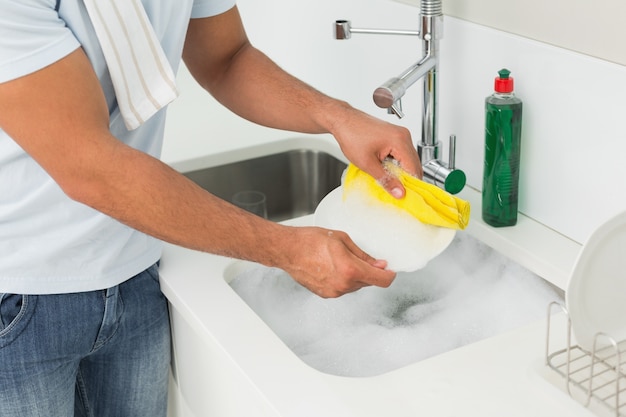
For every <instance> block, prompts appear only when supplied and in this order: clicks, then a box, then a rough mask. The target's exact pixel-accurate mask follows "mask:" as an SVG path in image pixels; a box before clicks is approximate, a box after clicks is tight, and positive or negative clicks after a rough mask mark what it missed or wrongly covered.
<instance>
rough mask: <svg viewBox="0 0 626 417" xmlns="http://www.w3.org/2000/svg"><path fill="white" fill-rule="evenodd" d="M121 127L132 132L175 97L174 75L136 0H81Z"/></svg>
mask: <svg viewBox="0 0 626 417" xmlns="http://www.w3.org/2000/svg"><path fill="white" fill-rule="evenodd" d="M84 2H85V6H86V8H87V12H88V13H89V17H90V19H91V22H92V24H93V26H94V28H95V30H96V35H97V37H98V41H99V42H100V46H101V47H102V51H103V53H104V58H105V60H106V63H107V66H108V68H109V73H110V74H111V79H112V81H113V87H114V89H115V94H116V97H117V102H118V105H119V108H120V112H121V114H122V117H123V118H124V123H125V124H126V127H127V128H128V129H129V130H132V129H136V128H137V127H139V126H141V125H142V124H143V123H144V122H145V121H146V120H148V119H149V118H150V117H151V116H152V115H154V114H155V113H156V112H157V111H159V110H160V109H161V108H163V107H165V106H166V105H167V104H168V103H170V102H171V101H172V100H174V99H175V98H176V97H177V96H178V90H177V89H176V77H175V75H174V71H173V70H172V67H171V66H170V64H169V62H168V60H167V57H166V56H165V52H163V48H161V45H160V43H159V41H158V39H157V36H156V34H155V33H154V29H153V28H152V25H151V24H150V21H149V20H148V16H147V14H146V11H145V9H144V8H143V5H142V4H141V1H140V0H84Z"/></svg>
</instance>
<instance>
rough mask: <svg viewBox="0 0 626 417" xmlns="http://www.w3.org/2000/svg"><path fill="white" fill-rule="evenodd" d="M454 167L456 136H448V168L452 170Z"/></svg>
mask: <svg viewBox="0 0 626 417" xmlns="http://www.w3.org/2000/svg"><path fill="white" fill-rule="evenodd" d="M455 165H456V135H450V143H449V146H448V168H450V169H454V166H455Z"/></svg>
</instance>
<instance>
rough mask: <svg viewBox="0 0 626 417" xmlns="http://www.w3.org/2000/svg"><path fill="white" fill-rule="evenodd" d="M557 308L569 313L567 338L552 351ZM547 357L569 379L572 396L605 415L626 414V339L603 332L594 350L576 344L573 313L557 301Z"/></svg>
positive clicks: (617, 416) (551, 307) (619, 416)
mask: <svg viewBox="0 0 626 417" xmlns="http://www.w3.org/2000/svg"><path fill="white" fill-rule="evenodd" d="M555 308H559V309H561V311H562V312H563V313H564V314H565V315H566V317H567V340H566V345H565V348H563V349H560V350H556V351H554V352H551V350H550V338H551V323H550V319H551V316H552V313H553V311H554V309H555ZM545 360H546V365H547V366H549V367H550V368H551V369H552V370H554V371H555V372H556V373H557V374H559V375H560V376H561V377H562V378H564V379H565V387H566V390H567V393H568V394H569V395H570V396H571V397H572V398H574V399H577V401H579V402H581V403H582V404H583V405H584V406H585V407H589V408H590V409H591V408H593V409H594V410H595V409H598V411H599V412H600V413H602V415H607V416H609V415H612V416H615V417H626V392H625V391H626V373H625V372H626V368H625V366H626V364H625V363H624V361H625V360H626V340H619V341H618V340H615V339H614V338H613V337H611V336H610V335H607V334H605V333H601V332H599V333H596V335H595V338H594V344H593V349H592V351H591V352H589V351H587V350H585V349H583V348H581V347H580V346H578V345H573V343H572V322H571V319H570V316H569V313H568V311H567V309H566V308H565V307H564V306H563V305H562V304H561V303H559V302H556V301H555V302H552V303H550V305H549V306H548V326H547V335H546V351H545ZM575 391H577V392H575ZM596 404H597V405H600V406H599V407H596ZM590 406H593V407H590Z"/></svg>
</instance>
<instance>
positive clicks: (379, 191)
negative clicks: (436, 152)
mask: <svg viewBox="0 0 626 417" xmlns="http://www.w3.org/2000/svg"><path fill="white" fill-rule="evenodd" d="M383 165H384V167H385V169H386V170H387V171H388V172H389V173H390V174H391V175H393V176H395V177H397V178H399V179H400V181H401V182H402V185H404V188H405V189H406V194H405V196H404V198H401V199H397V198H395V197H393V196H391V195H390V194H389V193H388V192H387V191H386V190H385V189H384V188H383V186H382V185H380V184H379V183H378V181H376V179H374V177H372V176H371V175H369V174H367V173H365V172H364V171H361V170H360V169H359V168H357V167H356V166H355V165H353V164H350V165H349V166H348V169H347V171H346V174H345V178H344V184H343V187H344V191H343V192H344V194H343V195H344V198H345V196H346V193H349V192H350V191H352V190H364V191H365V192H366V193H367V194H369V195H370V196H371V197H373V198H375V199H377V200H379V201H382V202H384V203H387V204H391V205H394V206H396V207H398V208H400V209H402V210H405V211H407V212H408V213H410V214H411V215H412V216H414V217H415V218H417V219H418V220H419V221H421V222H422V223H425V224H431V225H434V226H441V227H448V228H451V229H460V230H463V229H465V227H467V224H468V222H469V216H470V205H469V203H468V202H467V201H465V200H461V199H460V198H458V197H454V196H453V195H451V194H450V193H448V192H446V191H444V190H442V189H440V188H439V187H437V186H436V185H432V184H428V183H426V182H424V181H422V180H420V179H419V178H416V177H414V176H412V175H410V174H409V173H407V172H406V171H404V170H403V169H402V168H400V167H399V166H398V165H397V164H395V163H393V162H392V161H390V160H386V161H385V162H383Z"/></svg>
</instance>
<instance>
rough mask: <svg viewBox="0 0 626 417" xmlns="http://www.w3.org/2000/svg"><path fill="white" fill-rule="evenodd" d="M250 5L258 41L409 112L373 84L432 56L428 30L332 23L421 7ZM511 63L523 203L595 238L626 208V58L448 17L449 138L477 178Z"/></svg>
mask: <svg viewBox="0 0 626 417" xmlns="http://www.w3.org/2000/svg"><path fill="white" fill-rule="evenodd" d="M239 8H240V9H241V12H242V15H243V17H244V21H245V23H246V25H247V28H248V32H249V35H250V38H251V39H252V41H253V43H255V44H256V45H257V46H259V47H260V48H261V49H263V50H265V51H266V52H267V53H268V54H269V55H270V56H271V57H272V58H273V59H274V60H276V61H277V62H278V63H279V64H280V65H281V66H282V67H283V68H285V69H287V70H288V71H290V72H291V73H293V74H295V75H297V76H298V77H300V78H302V79H304V80H305V81H307V82H309V83H310V84H312V85H313V86H315V87H317V88H318V89H320V90H322V91H324V92H326V93H328V94H330V95H333V96H335V97H339V98H342V99H345V100H347V101H349V102H351V103H352V104H353V105H355V106H356V107H359V108H361V109H363V110H365V111H367V112H369V113H372V114H374V115H376V116H379V117H382V118H385V119H387V120H390V121H393V122H396V121H397V119H396V118H395V116H388V115H387V114H386V113H385V111H384V110H381V109H378V108H377V107H375V106H374V104H373V103H372V100H371V94H372V92H373V90H374V89H375V88H376V87H377V86H378V85H380V84H381V83H382V82H384V81H386V80H387V79H389V78H391V77H392V76H396V75H398V74H400V73H401V72H402V71H403V70H404V69H406V68H407V67H408V66H409V65H411V64H413V63H414V62H416V61H417V60H418V59H419V58H420V57H421V46H420V45H421V42H420V41H419V39H418V38H416V37H410V36H381V35H361V34H355V35H353V37H352V39H351V40H349V41H337V40H335V39H333V36H332V27H333V23H334V21H335V20H336V19H349V20H351V21H352V24H353V26H354V27H378V28H398V29H417V25H418V13H419V10H418V9H417V8H415V7H412V6H408V5H405V4H401V3H395V2H389V1H385V0H342V1H340V2H336V0H317V1H315V2H313V1H306V2H301V1H288V0H265V1H263V2H258V1H253V0H240V1H239ZM262 13H263V15H264V18H262V19H259V18H258V17H259V16H261V14H262ZM247 16H250V18H246V17H247ZM265 16H267V17H265ZM564 18H565V17H564ZM503 67H507V68H509V69H510V70H511V71H512V76H513V77H514V78H515V86H516V93H517V95H518V96H519V97H520V98H521V99H522V100H523V101H524V118H523V134H522V135H523V138H522V140H523V144H522V172H521V184H520V210H521V211H522V212H523V213H525V214H526V215H528V216H529V217H531V218H534V219H535V220H537V221H539V222H541V223H544V224H546V225H548V226H549V227H551V228H553V229H555V230H557V231H559V232H561V233H562V234H564V235H566V236H568V237H570V238H572V239H573V240H576V241H578V242H580V243H583V242H584V241H585V240H586V239H587V237H588V235H589V234H590V233H591V232H592V231H593V230H594V229H595V228H596V227H597V226H598V225H599V224H601V223H602V222H603V221H604V220H605V219H607V218H608V217H610V216H611V215H612V214H614V213H616V212H618V211H621V210H624V209H626V163H624V161H623V160H622V159H623V158H624V156H626V130H625V129H624V127H623V120H624V119H625V118H626V100H625V95H626V67H623V66H621V65H617V64H613V63H609V62H607V61H603V60H599V59H595V58H591V57H589V56H587V55H583V54H578V53H575V52H572V51H569V50H566V49H562V48H557V47H554V46H550V45H547V44H544V43H541V42H536V41H532V40H529V39H527V38H523V37H520V36H516V35H511V34H508V33H505V32H501V31H497V30H493V29H490V28H486V27H484V26H480V25H476V24H473V23H469V22H466V21H462V20H459V19H455V18H451V17H446V18H445V20H444V39H443V40H442V42H441V65H440V78H439V80H440V84H439V88H440V95H439V106H440V112H439V114H440V125H439V139H440V140H441V141H442V142H444V143H447V137H448V135H449V134H451V133H455V134H456V135H457V140H458V142H457V165H458V167H460V168H462V169H463V170H465V171H466V173H467V175H468V183H469V184H470V185H471V186H472V187H474V188H477V189H480V188H481V185H482V164H483V129H484V127H483V126H484V110H483V107H484V98H485V97H486V96H487V95H489V94H491V92H492V90H493V79H494V77H495V76H496V73H497V71H498V70H499V69H501V68H503ZM420 100H421V86H420V84H419V83H418V84H416V85H414V86H413V87H412V88H411V89H410V90H409V91H408V93H407V95H406V96H405V99H403V107H404V112H405V113H406V115H407V116H406V117H405V119H403V120H402V121H399V122H398V123H400V124H403V125H405V126H407V127H408V128H410V129H411V131H412V133H413V136H414V139H415V140H417V139H418V137H419V134H420V123H421V122H420V116H419V115H420V111H421V105H420ZM446 152H447V144H446ZM474 209H478V208H474Z"/></svg>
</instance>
